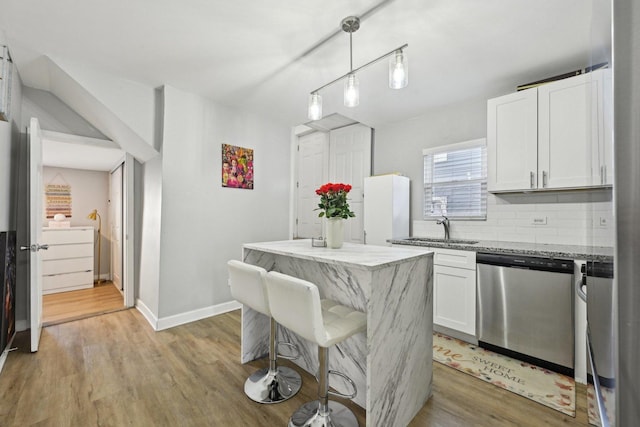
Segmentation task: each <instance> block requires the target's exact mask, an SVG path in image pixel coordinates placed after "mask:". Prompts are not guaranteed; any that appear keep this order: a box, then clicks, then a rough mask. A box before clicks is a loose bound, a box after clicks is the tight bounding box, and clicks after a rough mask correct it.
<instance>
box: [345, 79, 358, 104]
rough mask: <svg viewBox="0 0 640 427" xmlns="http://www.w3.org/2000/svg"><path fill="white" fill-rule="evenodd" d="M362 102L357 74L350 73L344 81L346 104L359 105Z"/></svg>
mask: <svg viewBox="0 0 640 427" xmlns="http://www.w3.org/2000/svg"><path fill="white" fill-rule="evenodd" d="M358 104H360V87H359V82H358V78H357V77H356V75H355V74H349V76H348V77H347V80H345V81H344V106H345V107H357V106H358Z"/></svg>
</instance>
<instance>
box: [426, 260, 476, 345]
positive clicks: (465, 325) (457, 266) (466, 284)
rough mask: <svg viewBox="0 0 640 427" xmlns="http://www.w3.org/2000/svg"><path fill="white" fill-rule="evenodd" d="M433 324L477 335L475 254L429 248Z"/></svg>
mask: <svg viewBox="0 0 640 427" xmlns="http://www.w3.org/2000/svg"><path fill="white" fill-rule="evenodd" d="M431 250H433V251H434V257H433V323H434V324H435V325H439V326H443V327H445V328H449V329H453V330H456V331H459V332H462V333H464V334H468V335H470V336H473V337H475V336H476V253H475V252H471V251H458V250H453V249H441V248H431Z"/></svg>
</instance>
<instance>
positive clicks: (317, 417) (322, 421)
mask: <svg viewBox="0 0 640 427" xmlns="http://www.w3.org/2000/svg"><path fill="white" fill-rule="evenodd" d="M319 407H320V402H319V401H318V400H314V401H312V402H307V403H305V404H304V405H302V406H301V407H300V408H298V410H297V411H296V412H294V413H293V415H292V416H291V419H289V427H358V420H357V419H356V416H355V414H354V413H353V412H352V411H351V409H349V408H347V407H346V406H344V405H343V404H342V403H340V402H336V401H335V400H330V401H329V413H328V414H325V415H322V414H319V413H318V409H319Z"/></svg>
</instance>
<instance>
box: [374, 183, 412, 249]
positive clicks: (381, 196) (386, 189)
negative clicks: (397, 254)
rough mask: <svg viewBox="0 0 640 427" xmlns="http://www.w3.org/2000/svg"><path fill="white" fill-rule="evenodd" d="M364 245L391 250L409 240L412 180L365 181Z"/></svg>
mask: <svg viewBox="0 0 640 427" xmlns="http://www.w3.org/2000/svg"><path fill="white" fill-rule="evenodd" d="M363 210H364V242H365V244H368V245H380V246H389V245H390V243H387V240H388V239H395V238H403V237H409V178H407V177H406V176H402V175H377V176H370V177H367V178H365V179H364V209H363Z"/></svg>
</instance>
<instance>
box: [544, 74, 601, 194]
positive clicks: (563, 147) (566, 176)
mask: <svg viewBox="0 0 640 427" xmlns="http://www.w3.org/2000/svg"><path fill="white" fill-rule="evenodd" d="M601 85H602V75H601V74H596V73H590V74H584V75H580V76H576V77H571V78H568V79H564V80H559V81H557V82H553V83H549V84H546V85H543V86H540V87H539V88H538V124H539V131H538V188H573V187H585V186H592V185H600V179H599V174H600V171H599V169H600V168H599V164H597V163H595V162H594V157H596V156H597V152H598V140H599V135H600V134H601V132H602V125H601V123H602V120H601V117H602V115H601V113H602V99H601V98H600V99H599V97H601V96H602V95H601V94H602V88H601ZM599 94H600V95H599ZM594 154H595V156H594Z"/></svg>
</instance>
